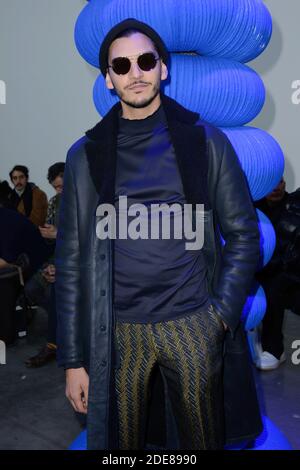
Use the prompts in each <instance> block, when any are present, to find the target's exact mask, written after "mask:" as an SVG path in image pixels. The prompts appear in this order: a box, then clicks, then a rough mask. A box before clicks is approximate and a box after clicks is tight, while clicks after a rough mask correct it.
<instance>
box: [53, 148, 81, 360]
mask: <svg viewBox="0 0 300 470" xmlns="http://www.w3.org/2000/svg"><path fill="white" fill-rule="evenodd" d="M55 266H56V284H55V293H56V309H57V322H58V324H57V345H58V354H57V357H58V365H59V366H66V365H68V368H70V367H72V364H74V367H76V365H77V364H78V363H82V362H83V354H82V345H81V336H80V321H79V312H80V252H79V236H78V223H77V194H76V186H75V184H74V175H73V169H72V151H69V153H68V155H67V160H66V166H65V172H64V186H63V193H62V196H61V205H60V212H59V223H58V233H57V239H56V250H55Z"/></svg>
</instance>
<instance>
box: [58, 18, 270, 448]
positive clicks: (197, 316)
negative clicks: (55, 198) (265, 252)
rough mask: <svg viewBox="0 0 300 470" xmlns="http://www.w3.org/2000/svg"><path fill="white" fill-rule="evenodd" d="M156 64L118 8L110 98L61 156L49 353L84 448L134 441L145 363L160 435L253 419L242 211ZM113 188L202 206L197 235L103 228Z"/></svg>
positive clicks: (208, 437) (253, 240)
mask: <svg viewBox="0 0 300 470" xmlns="http://www.w3.org/2000/svg"><path fill="white" fill-rule="evenodd" d="M167 64H168V54H167V50H166V48H165V46H164V44H163V42H162V40H161V38H160V37H159V36H158V34H157V33H156V32H155V31H154V30H153V29H152V28H150V27H149V26H148V25H145V24H144V23H141V22H139V21H137V20H133V19H128V20H125V21H124V22H122V23H119V24H118V25H116V26H115V27H114V28H112V30H111V31H110V32H109V33H108V34H107V36H106V38H105V39H104V41H103V43H102V45H101V49H100V69H101V72H102V74H103V75H104V77H105V80H106V85H107V87H108V88H109V89H114V90H115V91H116V93H117V95H118V96H119V98H120V102H119V103H117V104H116V105H115V106H114V107H113V108H112V109H111V110H110V112H109V113H108V114H107V115H106V116H105V117H104V118H103V120H102V121H101V122H100V123H99V124H97V125H96V126H95V127H94V128H93V129H91V130H90V131H88V132H87V133H86V135H85V136H84V137H83V138H82V139H80V140H79V141H78V142H77V143H76V144H74V146H73V147H72V148H71V150H70V151H69V153H68V156H67V162H66V169H65V175H64V189H63V195H62V203H61V211H60V221H59V231H58V236H57V244H56V262H55V264H56V296H57V297H56V299H57V312H58V363H59V365H61V366H63V367H64V368H65V369H66V383H67V385H66V395H67V397H68V398H69V400H70V402H71V403H72V405H73V407H74V409H75V410H76V411H78V412H81V413H86V414H87V441H88V442H87V445H88V449H112V448H121V449H142V448H145V447H146V446H147V442H146V441H147V437H146V436H147V435H148V434H147V429H148V427H149V426H148V425H149V416H148V412H147V411H148V403H149V399H150V398H151V395H150V392H149V389H150V386H151V380H150V378H152V377H153V374H155V371H156V372H157V371H158V372H160V374H161V376H162V379H163V382H164V386H165V389H164V390H165V391H164V398H165V415H166V420H165V421H166V423H167V436H166V439H167V441H166V442H165V443H162V444H163V445H165V446H170V447H177V448H181V449H182V448H185V449H219V448H222V447H223V445H224V443H225V442H226V443H234V442H237V441H240V440H241V439H253V438H255V437H256V436H257V435H258V434H259V433H260V432H261V429H262V424H261V419H260V413H259V408H258V404H257V399H256V392H255V386H254V383H253V378H252V371H251V369H250V365H249V357H248V350H247V344H246V341H245V337H244V332H243V328H242V326H241V322H240V316H241V311H242V308H243V305H244V303H245V300H246V297H247V295H248V292H249V288H250V285H251V282H252V279H253V274H254V272H255V269H256V265H257V262H258V258H259V231H258V226H257V219H256V214H255V211H254V208H253V204H252V201H251V197H250V195H249V192H248V187H247V183H246V180H245V177H244V174H243V171H242V170H241V167H240V164H239V161H238V158H237V156H236V154H235V152H234V150H233V147H232V146H231V144H230V142H229V141H228V139H227V138H226V136H225V135H224V134H223V133H222V132H221V131H219V130H218V129H216V128H214V127H213V126H211V125H209V124H208V123H205V122H203V121H201V120H200V119H199V116H198V114H197V113H193V112H191V111H189V110H187V109H185V108H183V107H182V106H181V105H179V103H177V102H176V101H174V100H172V99H170V98H168V97H166V96H165V95H164V94H163V93H162V92H161V91H160V83H161V81H163V80H166V79H167V77H168V68H167ZM124 196H127V197H128V200H129V202H130V203H143V204H144V205H146V206H147V207H148V206H149V205H150V203H155V202H160V203H165V204H166V203H178V204H179V206H180V207H183V206H184V204H185V203H187V204H189V205H190V206H191V207H192V220H194V221H195V220H196V222H197V214H198V213H197V209H198V207H199V205H204V210H203V211H202V222H203V226H204V227H203V231H204V245H203V246H202V248H201V249H197V250H196V251H188V250H184V249H182V247H183V245H182V241H183V238H181V239H177V238H176V237H175V236H174V237H173V238H172V237H171V238H170V239H167V240H166V239H162V238H160V239H143V238H142V237H136V239H134V240H133V239H130V237H128V238H126V239H124V238H122V237H119V238H118V237H116V238H115V239H114V238H113V236H106V237H105V236H104V235H105V233H104V235H103V233H102V232H101V230H102V228H103V227H102V225H101V224H102V222H103V220H106V221H109V220H110V219H109V217H108V218H106V219H105V217H106V215H107V214H104V213H102V212H101V211H102V209H103V207H106V208H107V210H108V211H110V210H111V207H113V208H116V212H117V216H118V217H119V218H120V217H121V215H122V208H121V202H120V200H121V197H124ZM104 204H105V205H106V206H103V205H104ZM131 207H133V204H132V205H131ZM202 207H203V206H202ZM99 208H100V209H101V210H100V209H99ZM123 215H124V214H123ZM109 233H110V235H111V234H112V233H113V232H109ZM100 235H101V236H100ZM106 235H107V234H106ZM220 235H222V237H223V239H224V240H225V241H226V244H225V246H224V247H222V243H221V237H220ZM156 415H157V416H158V417H161V416H162V417H164V415H161V412H160V411H157V413H156ZM224 421H225V422H224ZM173 424H174V427H175V428H176V432H174V428H173ZM175 424H176V426H175ZM150 425H151V419H150ZM152 426H153V422H152ZM156 426H157V423H156ZM170 436H171V437H170Z"/></svg>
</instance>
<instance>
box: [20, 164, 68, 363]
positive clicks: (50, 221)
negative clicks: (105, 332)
mask: <svg viewBox="0 0 300 470" xmlns="http://www.w3.org/2000/svg"><path fill="white" fill-rule="evenodd" d="M64 169H65V164H64V163H60V162H59V163H55V164H54V165H52V166H51V167H50V168H49V170H48V181H49V183H50V184H51V186H52V187H53V188H54V190H55V192H56V194H55V196H53V197H52V198H51V199H50V201H49V205H48V213H47V218H46V224H45V225H44V226H43V227H39V229H40V233H41V235H42V236H43V237H44V238H45V239H46V240H47V242H48V243H53V244H54V247H55V240H56V234H57V224H58V214H59V204H60V195H61V193H62V189H63V176H64ZM41 276H42V282H43V283H44V285H45V291H46V292H45V293H44V298H45V299H47V301H46V304H45V303H44V304H43V305H42V306H43V307H44V308H45V309H46V310H47V312H48V331H47V343H46V344H45V346H43V348H42V349H41V350H40V351H39V353H38V354H36V355H35V356H33V357H31V358H29V359H27V360H26V362H25V363H26V365H27V366H28V367H41V366H43V365H44V364H47V363H48V362H50V361H52V360H54V359H55V358H56V306H55V266H54V255H53V256H52V257H51V258H50V259H49V260H48V261H47V263H46V264H45V266H44V269H43V270H42V272H41ZM36 277H38V276H36ZM36 281H38V279H36ZM32 284H34V280H32V281H31V283H30V285H29V286H25V292H26V295H27V297H29V298H31V299H32V301H35V303H37V304H39V305H41V302H40V301H39V298H37V296H35V297H34V294H33V289H34V286H33V285H32ZM41 293H42V291H41V290H39V296H41ZM42 301H43V299H42Z"/></svg>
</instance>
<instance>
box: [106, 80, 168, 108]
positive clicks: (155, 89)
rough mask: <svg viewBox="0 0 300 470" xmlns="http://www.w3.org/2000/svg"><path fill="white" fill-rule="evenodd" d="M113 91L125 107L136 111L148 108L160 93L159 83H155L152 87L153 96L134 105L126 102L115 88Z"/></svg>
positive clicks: (131, 102) (132, 102)
mask: <svg viewBox="0 0 300 470" xmlns="http://www.w3.org/2000/svg"><path fill="white" fill-rule="evenodd" d="M115 91H116V93H117V95H118V97H119V98H120V100H121V101H123V103H125V104H127V106H130V107H131V108H136V109H140V108H146V107H147V106H149V104H151V103H152V101H154V100H155V98H156V97H157V95H159V93H160V83H157V84H156V85H154V87H153V94H152V95H151V96H150V97H149V98H145V99H144V100H143V101H140V102H137V103H135V102H134V101H128V100H126V99H124V97H123V93H122V92H120V91H119V90H118V89H117V88H115Z"/></svg>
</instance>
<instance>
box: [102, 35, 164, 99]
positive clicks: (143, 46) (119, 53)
mask: <svg viewBox="0 0 300 470" xmlns="http://www.w3.org/2000/svg"><path fill="white" fill-rule="evenodd" d="M145 52H153V53H154V54H155V57H158V53H157V51H156V49H155V47H154V45H153V43H152V41H151V39H149V38H148V37H147V36H145V35H144V34H142V33H134V34H133V35H132V36H130V37H128V38H127V37H124V38H119V39H115V41H113V42H112V44H111V46H110V48H109V55H108V64H109V65H111V64H112V60H113V59H115V58H116V57H130V58H131V68H130V70H129V72H128V73H127V74H125V75H118V74H116V73H115V72H114V71H113V69H112V68H109V69H108V72H107V74H106V86H107V88H109V89H111V90H112V89H115V91H116V93H117V95H118V97H119V98H120V100H121V101H122V102H123V103H126V105H128V106H130V107H132V108H145V107H147V106H148V105H149V104H150V103H152V101H153V100H154V99H155V97H156V96H157V95H158V94H159V92H160V82H161V80H165V79H166V78H167V76H168V70H167V67H166V65H165V64H164V63H163V62H162V61H161V60H158V61H157V62H156V66H155V68H154V69H152V70H149V71H148V72H144V71H143V70H141V69H140V68H139V66H138V64H137V61H136V59H137V57H138V56H139V55H140V54H143V53H145Z"/></svg>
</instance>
